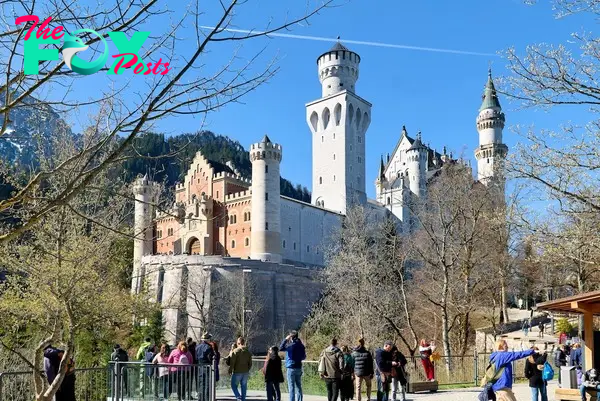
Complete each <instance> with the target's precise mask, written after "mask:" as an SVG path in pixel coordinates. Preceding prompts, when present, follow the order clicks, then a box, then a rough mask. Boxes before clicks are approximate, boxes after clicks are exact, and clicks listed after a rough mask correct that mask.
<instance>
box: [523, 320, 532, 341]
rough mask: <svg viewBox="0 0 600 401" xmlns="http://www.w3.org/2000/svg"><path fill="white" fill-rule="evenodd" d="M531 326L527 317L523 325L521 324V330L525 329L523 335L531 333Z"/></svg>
mask: <svg viewBox="0 0 600 401" xmlns="http://www.w3.org/2000/svg"><path fill="white" fill-rule="evenodd" d="M530 327H531V326H530V325H529V320H527V319H525V320H524V321H523V325H522V326H521V330H523V336H525V337H527V335H528V334H529V328H530Z"/></svg>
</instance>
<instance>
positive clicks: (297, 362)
mask: <svg viewBox="0 0 600 401" xmlns="http://www.w3.org/2000/svg"><path fill="white" fill-rule="evenodd" d="M279 350H280V351H281V352H285V367H286V369H287V383H288V392H289V393H290V401H302V361H303V360H305V359H306V349H305V348H304V344H302V341H301V340H300V339H299V338H298V332H297V331H295V330H293V331H291V332H290V333H289V335H288V336H287V337H286V338H284V339H283V341H282V342H281V345H280V346H279Z"/></svg>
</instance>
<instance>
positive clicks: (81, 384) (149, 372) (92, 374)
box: [0, 362, 216, 401]
mask: <svg viewBox="0 0 600 401" xmlns="http://www.w3.org/2000/svg"><path fill="white" fill-rule="evenodd" d="M214 373H215V370H214V368H213V366H212V365H177V364H147V363H139V362H117V363H110V364H109V366H108V367H105V368H88V369H75V398H76V399H77V400H78V401H142V400H153V401H154V400H167V399H169V398H177V399H179V400H190V399H193V400H199V401H215V400H216V385H215V374H214ZM34 399H35V391H34V387H33V372H31V371H29V372H25V371H23V372H4V373H0V401H32V400H34Z"/></svg>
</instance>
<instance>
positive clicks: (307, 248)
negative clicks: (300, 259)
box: [306, 245, 310, 253]
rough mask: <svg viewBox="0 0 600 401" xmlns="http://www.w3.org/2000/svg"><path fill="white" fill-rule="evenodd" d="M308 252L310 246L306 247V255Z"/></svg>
mask: <svg viewBox="0 0 600 401" xmlns="http://www.w3.org/2000/svg"><path fill="white" fill-rule="evenodd" d="M308 252H310V246H309V245H306V253H308Z"/></svg>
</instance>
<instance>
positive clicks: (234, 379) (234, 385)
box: [231, 373, 249, 401]
mask: <svg viewBox="0 0 600 401" xmlns="http://www.w3.org/2000/svg"><path fill="white" fill-rule="evenodd" d="M248 376H249V374H248V373H234V374H232V375H231V390H233V395H234V396H235V399H236V400H242V401H246V391H247V390H248ZM239 384H241V385H242V395H241V396H240V393H239V391H238V385H239Z"/></svg>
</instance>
